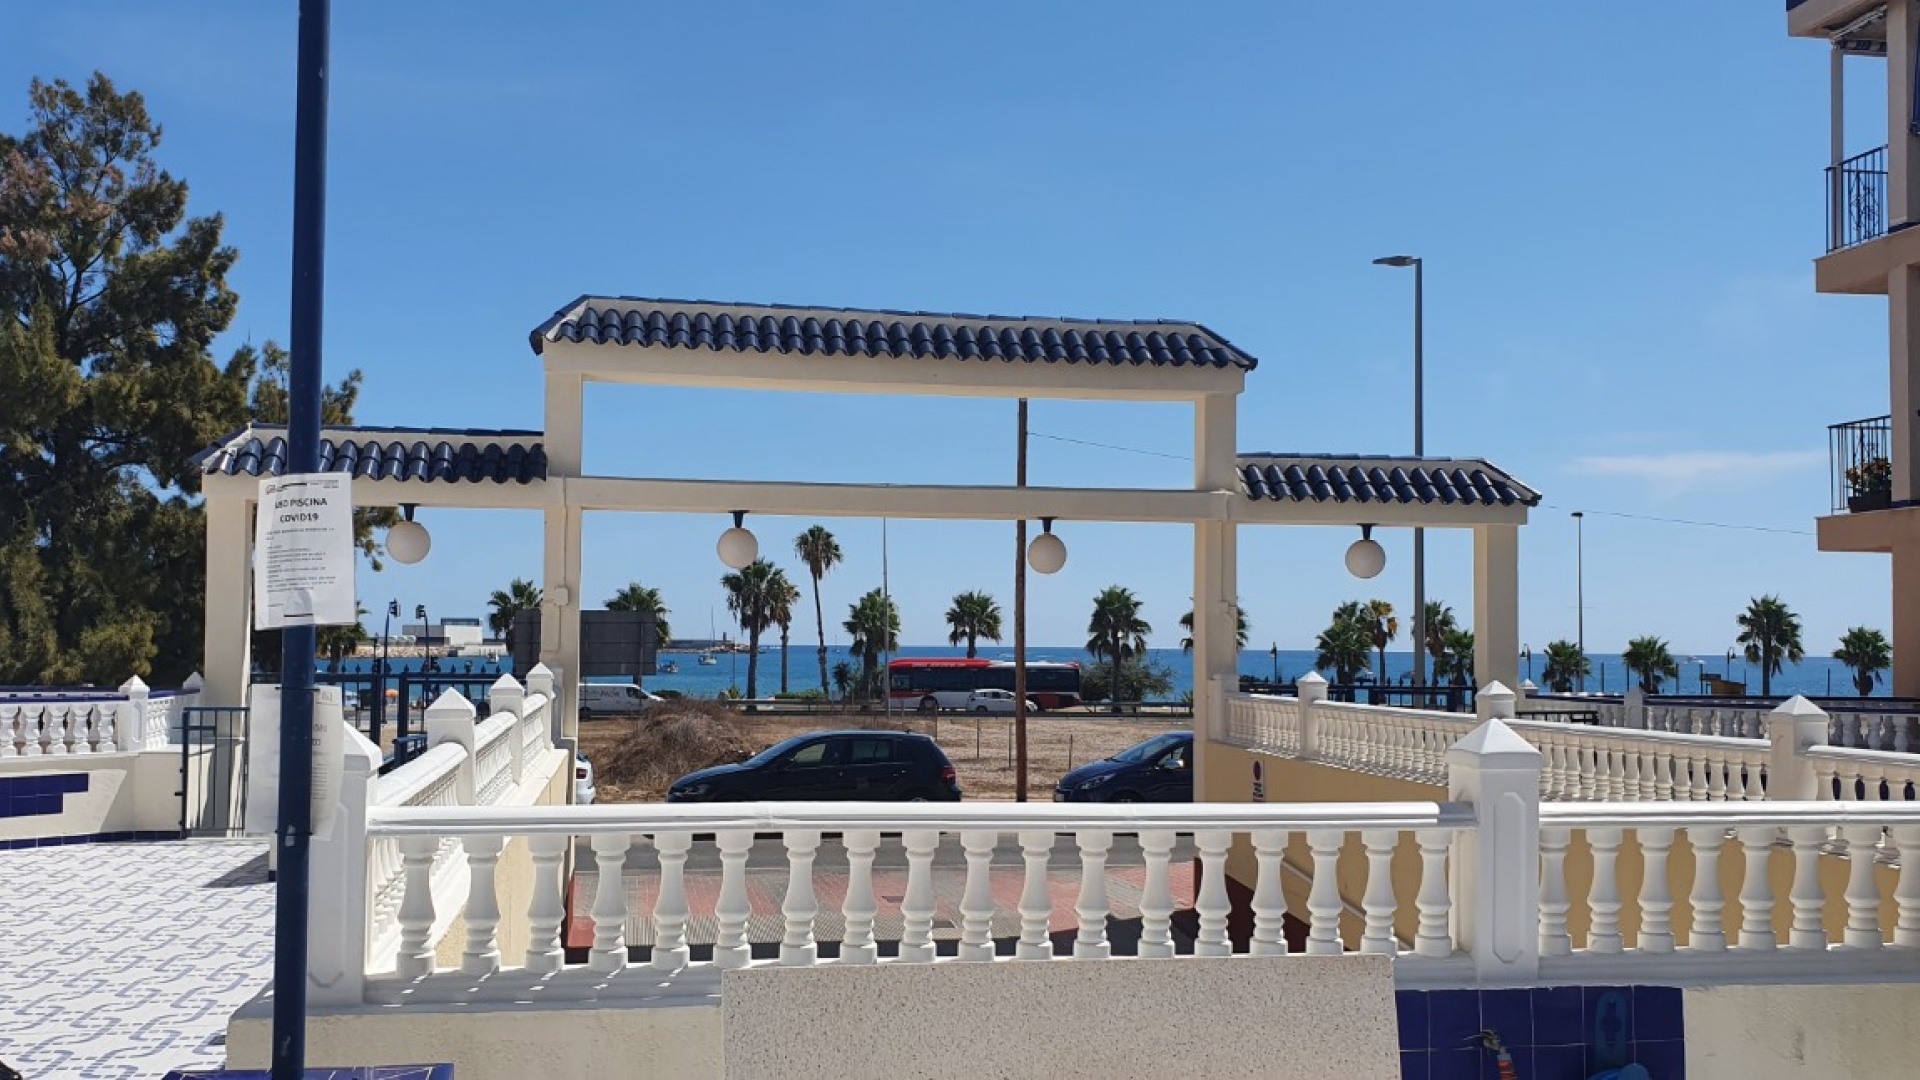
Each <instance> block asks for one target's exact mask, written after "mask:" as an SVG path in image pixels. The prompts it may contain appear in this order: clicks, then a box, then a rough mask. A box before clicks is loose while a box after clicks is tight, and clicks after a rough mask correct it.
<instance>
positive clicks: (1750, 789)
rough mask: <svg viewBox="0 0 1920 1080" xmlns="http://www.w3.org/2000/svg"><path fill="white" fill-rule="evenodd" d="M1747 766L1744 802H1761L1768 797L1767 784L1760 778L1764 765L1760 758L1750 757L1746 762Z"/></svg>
mask: <svg viewBox="0 0 1920 1080" xmlns="http://www.w3.org/2000/svg"><path fill="white" fill-rule="evenodd" d="M1745 765H1746V769H1745V772H1746V785H1747V787H1746V794H1745V795H1744V801H1746V802H1759V801H1761V800H1762V799H1765V798H1766V797H1767V788H1766V784H1765V783H1764V782H1763V781H1762V780H1761V777H1760V769H1761V767H1762V763H1761V761H1760V759H1759V758H1757V757H1754V756H1752V755H1749V756H1748V757H1747V759H1746V761H1745Z"/></svg>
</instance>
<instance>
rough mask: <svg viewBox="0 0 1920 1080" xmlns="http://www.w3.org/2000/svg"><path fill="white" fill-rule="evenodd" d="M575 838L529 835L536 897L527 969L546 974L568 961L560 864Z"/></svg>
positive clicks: (531, 909)
mask: <svg viewBox="0 0 1920 1080" xmlns="http://www.w3.org/2000/svg"><path fill="white" fill-rule="evenodd" d="M572 839H573V838H572V837H570V836H564V835H561V834H558V833H535V834H533V835H532V836H529V837H527V850H528V852H529V853H530V854H531V855H532V856H533V900H532V902H531V903H530V904H529V905H528V907H527V957H526V969H527V970H528V971H530V972H537V973H541V974H546V973H549V972H554V971H559V970H560V968H561V967H562V966H564V965H565V964H566V958H567V954H566V952H565V951H563V950H562V949H561V947H560V924H561V923H563V922H565V921H566V918H567V908H566V902H565V900H564V899H563V898H562V897H561V894H560V890H561V881H560V863H561V861H562V860H564V859H565V858H566V855H567V845H568V844H569V843H570V842H572Z"/></svg>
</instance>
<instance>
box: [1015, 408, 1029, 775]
mask: <svg viewBox="0 0 1920 1080" xmlns="http://www.w3.org/2000/svg"><path fill="white" fill-rule="evenodd" d="M1018 429H1019V431H1018V434H1017V435H1016V437H1015V440H1014V443H1015V448H1016V449H1015V453H1014V466H1013V483H1014V486H1015V487H1026V486H1027V399H1026V398H1021V399H1020V419H1019V424H1018ZM1013 754H1014V766H1013V798H1014V801H1015V802H1026V801H1027V519H1026V518H1020V519H1019V520H1017V521H1015V522H1014V523H1013Z"/></svg>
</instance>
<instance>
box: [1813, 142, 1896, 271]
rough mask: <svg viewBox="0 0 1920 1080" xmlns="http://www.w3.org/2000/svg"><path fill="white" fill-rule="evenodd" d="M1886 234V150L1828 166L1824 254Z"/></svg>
mask: <svg viewBox="0 0 1920 1080" xmlns="http://www.w3.org/2000/svg"><path fill="white" fill-rule="evenodd" d="M1886 231H1887V148H1886V147H1884V146H1881V147H1876V148H1874V149H1872V150H1869V151H1867V152H1866V153H1864V154H1855V155H1854V156H1852V157H1850V158H1848V159H1847V160H1845V161H1843V162H1841V163H1840V164H1838V165H1829V166H1827V250H1828V251H1838V250H1840V249H1841V248H1844V247H1852V246H1853V245H1855V244H1862V243H1865V242H1867V241H1868V240H1872V239H1874V238H1875V237H1879V236H1884V235H1885V234H1886Z"/></svg>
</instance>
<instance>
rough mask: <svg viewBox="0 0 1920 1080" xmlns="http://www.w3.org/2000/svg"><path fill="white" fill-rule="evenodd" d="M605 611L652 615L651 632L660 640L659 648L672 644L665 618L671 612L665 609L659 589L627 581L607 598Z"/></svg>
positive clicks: (665, 603) (671, 633)
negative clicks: (638, 612)
mask: <svg viewBox="0 0 1920 1080" xmlns="http://www.w3.org/2000/svg"><path fill="white" fill-rule="evenodd" d="M607 610H608V611H640V612H645V613H646V614H649V615H652V616H653V632H654V634H655V635H656V636H658V637H659V639H660V647H661V648H663V649H664V648H666V647H667V646H669V645H671V644H673V631H672V630H670V629H669V628H668V627H667V616H668V615H671V614H673V612H672V611H670V610H669V609H668V608H667V602H666V600H665V599H663V598H662V597H661V596H660V590H659V589H649V588H647V587H646V586H644V585H642V584H640V583H639V582H637V581H629V582H627V584H626V585H625V586H624V587H622V588H621V590H620V591H619V592H617V593H614V594H613V595H612V596H611V597H609V598H608V600H607Z"/></svg>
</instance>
